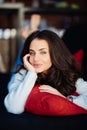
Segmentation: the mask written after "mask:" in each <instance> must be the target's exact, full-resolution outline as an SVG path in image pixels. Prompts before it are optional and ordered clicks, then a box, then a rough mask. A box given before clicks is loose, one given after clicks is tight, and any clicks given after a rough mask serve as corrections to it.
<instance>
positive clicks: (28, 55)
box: [23, 54, 35, 72]
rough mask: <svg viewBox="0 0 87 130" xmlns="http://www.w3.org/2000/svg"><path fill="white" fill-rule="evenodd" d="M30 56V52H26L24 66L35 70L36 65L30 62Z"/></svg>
mask: <svg viewBox="0 0 87 130" xmlns="http://www.w3.org/2000/svg"><path fill="white" fill-rule="evenodd" d="M29 58H30V54H26V55H25V56H24V57H23V62H24V67H25V68H26V69H27V70H31V71H33V72H35V69H34V67H33V66H32V65H31V64H30V62H29Z"/></svg>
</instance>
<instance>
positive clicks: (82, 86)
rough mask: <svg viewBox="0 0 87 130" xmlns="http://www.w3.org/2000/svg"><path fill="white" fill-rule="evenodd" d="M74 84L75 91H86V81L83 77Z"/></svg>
mask: <svg viewBox="0 0 87 130" xmlns="http://www.w3.org/2000/svg"><path fill="white" fill-rule="evenodd" d="M75 86H76V91H77V92H79V91H85V90H86V91H87V81H85V80H84V79H83V78H79V79H78V80H77V81H76V83H75Z"/></svg>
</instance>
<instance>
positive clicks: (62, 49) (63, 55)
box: [21, 30, 81, 96]
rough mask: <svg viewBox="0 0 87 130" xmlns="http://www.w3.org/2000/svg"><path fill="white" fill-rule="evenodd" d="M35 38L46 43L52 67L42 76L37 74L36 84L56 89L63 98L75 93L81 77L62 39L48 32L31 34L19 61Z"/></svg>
mask: <svg viewBox="0 0 87 130" xmlns="http://www.w3.org/2000/svg"><path fill="white" fill-rule="evenodd" d="M35 38H38V39H43V40H46V41H47V42H48V46H49V51H50V57H51V61H52V66H51V67H50V68H49V69H48V70H47V73H46V74H44V73H43V72H42V73H38V78H37V81H36V84H46V85H50V86H52V87H54V88H56V89H57V90H58V91H59V92H61V93H62V94H63V95H64V96H68V95H71V94H73V93H74V92H75V90H76V87H75V82H76V80H77V79H78V78H79V76H81V75H80V74H81V73H80V70H78V69H77V67H76V66H77V65H79V64H77V62H76V61H75V59H74V58H73V56H72V55H71V53H70V52H69V50H68V49H67V47H66V46H65V44H64V42H63V41H62V39H61V38H60V37H59V36H58V35H57V34H56V33H54V32H52V31H50V30H42V31H36V32H33V33H32V34H31V35H30V36H28V38H27V39H26V41H25V44H24V48H23V51H22V53H21V60H22V62H23V56H24V55H26V54H28V53H29V47H30V44H31V41H32V40H34V39H35Z"/></svg>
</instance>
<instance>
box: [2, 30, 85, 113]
mask: <svg viewBox="0 0 87 130" xmlns="http://www.w3.org/2000/svg"><path fill="white" fill-rule="evenodd" d="M21 60H22V63H23V65H22V66H20V68H19V69H18V70H17V72H16V73H15V74H14V76H13V77H12V79H11V81H10V82H9V84H8V94H7V95H6V97H5V100H4V104H5V107H6V109H7V111H8V112H11V113H15V114H20V113H22V112H24V110H25V104H26V100H27V98H28V96H29V94H30V92H31V90H32V88H33V87H34V86H35V84H40V87H39V91H40V92H48V93H51V94H55V95H59V96H62V97H64V98H67V100H71V99H72V100H73V102H74V103H75V104H77V105H79V106H81V107H83V108H85V109H87V82H85V81H84V80H83V79H82V78H80V77H81V75H80V70H79V69H77V65H78V64H77V63H76V61H75V60H74V58H73V56H72V55H71V54H70V52H69V51H68V49H67V48H66V46H65V45H64V43H63V41H62V40H61V39H60V38H59V37H58V35H57V34H55V33H54V32H52V31H49V30H43V31H36V32H33V33H32V34H31V35H30V36H29V37H28V38H27V39H26V41H25V44H24V48H23V51H22V54H21ZM78 68H79V66H78ZM55 77H56V78H55ZM74 92H78V93H79V94H80V95H79V96H78V97H76V96H73V93H74ZM38 100H39V99H38Z"/></svg>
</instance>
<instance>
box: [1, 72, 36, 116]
mask: <svg viewBox="0 0 87 130" xmlns="http://www.w3.org/2000/svg"><path fill="white" fill-rule="evenodd" d="M36 79H37V74H36V73H35V72H31V71H28V72H27V71H25V70H21V71H20V72H19V73H17V74H15V75H14V76H13V77H12V79H11V81H10V82H9V84H8V94H7V95H6V97H5V99H4V105H5V107H6V109H7V111H8V112H10V113H14V114H20V113H22V112H24V107H25V103H26V100H27V97H28V95H29V94H30V92H31V90H32V88H33V86H34V84H35V81H36Z"/></svg>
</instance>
